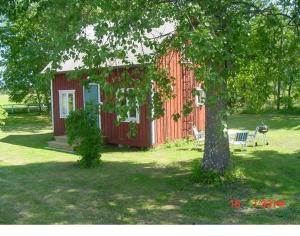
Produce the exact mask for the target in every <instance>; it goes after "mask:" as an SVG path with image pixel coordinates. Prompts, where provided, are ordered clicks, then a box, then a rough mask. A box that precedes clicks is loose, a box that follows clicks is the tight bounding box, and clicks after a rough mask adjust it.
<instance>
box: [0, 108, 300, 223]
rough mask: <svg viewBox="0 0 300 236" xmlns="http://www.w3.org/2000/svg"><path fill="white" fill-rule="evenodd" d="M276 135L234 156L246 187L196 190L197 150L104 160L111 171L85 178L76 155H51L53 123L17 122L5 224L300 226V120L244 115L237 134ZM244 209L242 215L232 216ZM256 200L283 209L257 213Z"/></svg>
mask: <svg viewBox="0 0 300 236" xmlns="http://www.w3.org/2000/svg"><path fill="white" fill-rule="evenodd" d="M262 119H263V120H264V121H265V122H266V123H267V124H268V125H269V126H270V129H271V130H270V132H269V133H268V138H269V142H270V145H269V146H264V147H263V146H259V147H258V148H257V149H256V150H253V149H252V148H251V147H248V148H247V151H238V150H233V162H234V165H236V166H238V167H239V168H241V169H244V175H245V178H246V179H245V180H244V181H243V182H237V183H234V184H229V183H227V184H224V185H219V186H213V185H201V184H195V183H193V182H191V180H190V176H191V169H192V166H193V165H194V164H195V163H197V162H198V161H199V159H200V157H201V156H202V154H203V152H202V151H201V149H200V150H195V149H193V148H192V147H193V143H186V142H180V143H177V144H168V145H165V146H163V147H161V148H157V149H154V150H148V151H142V150H136V149H126V148H123V149H119V148H114V147H107V148H105V149H104V150H103V156H102V160H103V163H102V165H101V166H100V167H99V168H95V169H90V170H86V169H79V168H78V167H77V166H76V165H75V162H76V160H78V157H77V156H76V155H72V154H67V153H62V152H56V151H51V150H48V149H45V147H46V142H47V141H48V140H50V139H51V138H52V135H51V133H50V122H49V120H48V118H47V117H45V116H35V115H28V114H27V115H14V116H12V115H10V117H9V119H8V121H7V126H6V127H4V129H3V131H2V132H1V131H0V190H1V194H0V206H1V207H0V223H2V224H67V223H68V224H79V223H83V224H88V223H90V224H175V223H177V224H204V223H206V224H270V223H271V224H299V223H300V208H299V205H300V204H299V201H300V197H299V189H300V175H299V171H300V117H299V116H298V117H297V116H281V115H276V116H272V115H264V116H258V115H239V116H233V117H231V118H230V123H229V125H230V127H231V128H235V129H254V127H255V126H256V125H257V124H259V123H260V121H261V120H262ZM231 199H240V200H241V208H240V209H234V208H231V207H230V200H231ZM252 199H273V200H284V201H285V207H284V208H282V209H255V208H253V207H252V206H251V204H250V201H251V200H252Z"/></svg>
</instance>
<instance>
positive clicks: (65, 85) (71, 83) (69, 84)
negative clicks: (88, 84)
mask: <svg viewBox="0 0 300 236" xmlns="http://www.w3.org/2000/svg"><path fill="white" fill-rule="evenodd" d="M52 86H53V87H52V89H53V118H54V121H53V122H54V135H55V136H59V135H64V134H65V124H64V119H61V118H60V117H59V93H58V91H59V90H75V107H76V108H82V107H83V90H82V85H81V84H80V82H79V81H78V80H68V79H67V77H66V75H65V74H56V75H55V77H54V79H53V82H52Z"/></svg>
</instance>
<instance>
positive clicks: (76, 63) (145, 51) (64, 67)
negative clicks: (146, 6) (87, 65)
mask: <svg viewBox="0 0 300 236" xmlns="http://www.w3.org/2000/svg"><path fill="white" fill-rule="evenodd" d="M174 31H175V23H174V22H165V23H164V24H163V25H161V26H160V27H158V28H153V29H152V30H151V31H150V32H149V33H145V37H146V38H148V39H152V40H155V41H156V42H158V43H159V42H162V41H163V40H164V39H165V38H166V37H168V35H170V34H172V33H173V32H174ZM82 33H83V34H84V36H85V37H86V38H87V39H89V40H91V42H93V41H94V42H95V43H97V41H96V37H95V31H94V26H92V25H90V26H88V27H86V28H85V29H84V30H83V32H82ZM107 38H108V36H105V37H104V39H102V40H101V42H105V41H106V40H107ZM103 44H104V43H103ZM124 46H126V45H122V46H119V47H117V48H116V49H117V50H121V51H124V52H125V58H126V62H124V61H123V60H121V59H115V60H112V61H111V60H110V61H107V62H105V63H103V64H102V65H100V66H101V67H121V66H126V65H139V64H140V63H139V62H138V57H139V56H141V55H142V56H143V55H151V54H154V53H155V51H154V50H152V49H150V48H149V47H146V46H145V45H144V44H143V43H136V48H135V52H134V53H133V52H132V51H131V50H128V49H124V48H123V47H124ZM116 49H113V50H116ZM84 57H85V54H83V53H79V55H78V58H79V59H69V60H66V61H63V62H62V63H61V65H60V68H59V69H58V70H57V72H59V73H62V72H68V71H73V70H75V69H78V68H83V67H84V63H83V58H84ZM51 64H52V63H49V64H48V65H47V66H46V67H45V68H44V70H43V71H42V73H44V72H45V71H46V70H47V69H51Z"/></svg>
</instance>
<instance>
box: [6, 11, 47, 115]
mask: <svg viewBox="0 0 300 236" xmlns="http://www.w3.org/2000/svg"><path fill="white" fill-rule="evenodd" d="M35 17H36V16H35V9H34V7H31V8H30V9H28V11H26V12H21V13H19V14H18V15H15V16H10V15H6V16H2V17H1V21H0V22H1V23H0V25H1V28H0V42H1V43H0V49H1V63H0V66H2V67H3V68H4V71H3V84H4V85H3V87H4V88H5V89H6V90H7V91H8V93H9V98H10V100H11V101H14V102H26V103H38V104H39V105H40V110H41V105H42V104H46V105H47V106H48V109H49V107H50V105H49V101H50V81H49V80H48V79H47V78H45V77H43V76H42V75H41V71H42V70H43V68H44V67H45V66H46V65H47V64H48V63H49V56H48V54H49V52H48V50H47V48H45V46H44V44H43V41H44V38H45V37H44V36H43V33H44V32H43V30H42V29H41V28H39V27H40V26H41V25H39V24H38V23H37V22H36V20H35Z"/></svg>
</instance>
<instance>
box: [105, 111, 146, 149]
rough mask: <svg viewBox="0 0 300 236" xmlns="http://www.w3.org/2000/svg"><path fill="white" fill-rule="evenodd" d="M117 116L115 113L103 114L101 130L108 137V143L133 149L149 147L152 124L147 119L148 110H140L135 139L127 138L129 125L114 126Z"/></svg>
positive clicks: (124, 123) (123, 123) (125, 123)
mask: <svg viewBox="0 0 300 236" xmlns="http://www.w3.org/2000/svg"><path fill="white" fill-rule="evenodd" d="M114 120H116V115H115V114H113V113H107V112H101V130H102V134H103V135H104V136H106V137H107V142H108V143H112V144H123V145H129V146H133V147H149V146H150V141H149V140H150V139H149V131H150V130H149V129H150V126H149V125H150V123H149V121H148V119H147V108H146V106H143V107H142V108H141V109H140V122H139V124H138V133H137V136H136V137H135V138H133V139H129V138H128V137H127V134H128V131H129V123H127V122H122V123H121V124H120V125H119V126H116V125H115V124H114Z"/></svg>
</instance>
